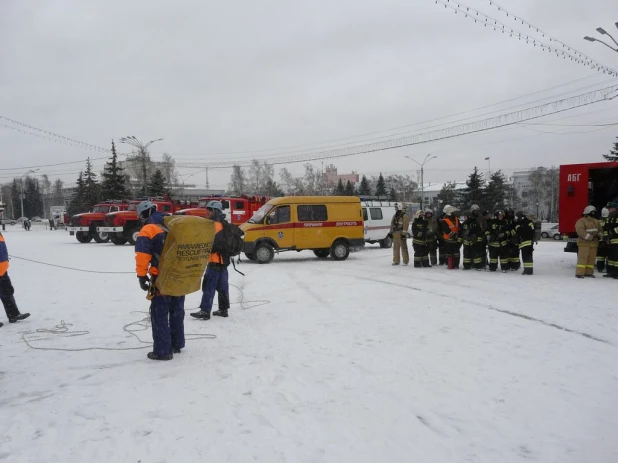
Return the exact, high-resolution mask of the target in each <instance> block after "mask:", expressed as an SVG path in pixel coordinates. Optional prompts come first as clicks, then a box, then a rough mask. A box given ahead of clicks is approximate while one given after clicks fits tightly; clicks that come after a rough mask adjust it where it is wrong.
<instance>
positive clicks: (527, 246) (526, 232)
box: [515, 211, 535, 275]
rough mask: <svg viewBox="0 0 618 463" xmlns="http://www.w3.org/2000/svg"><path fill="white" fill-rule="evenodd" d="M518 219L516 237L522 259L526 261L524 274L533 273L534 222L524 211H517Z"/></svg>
mask: <svg viewBox="0 0 618 463" xmlns="http://www.w3.org/2000/svg"><path fill="white" fill-rule="evenodd" d="M516 216H517V219H518V220H517V221H516V225H515V237H516V238H517V242H518V244H519V249H520V251H521V259H522V260H523V261H524V271H523V273H522V275H532V273H533V269H534V264H533V259H532V254H533V251H534V247H533V245H532V242H533V241H534V238H535V235H534V222H533V221H532V220H531V219H530V217H528V216H526V214H525V213H524V212H523V211H517V214H516Z"/></svg>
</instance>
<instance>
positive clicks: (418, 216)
mask: <svg viewBox="0 0 618 463" xmlns="http://www.w3.org/2000/svg"><path fill="white" fill-rule="evenodd" d="M424 215H425V213H424V212H423V211H422V210H420V209H419V210H418V211H416V214H414V217H415V218H417V219H420V218H421V217H423V216H424Z"/></svg>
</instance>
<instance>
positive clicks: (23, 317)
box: [9, 313, 30, 323]
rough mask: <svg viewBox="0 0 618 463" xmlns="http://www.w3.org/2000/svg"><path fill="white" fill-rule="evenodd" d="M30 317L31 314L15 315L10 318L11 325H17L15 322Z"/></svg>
mask: <svg viewBox="0 0 618 463" xmlns="http://www.w3.org/2000/svg"><path fill="white" fill-rule="evenodd" d="M29 316H30V314H29V313H20V314H18V315H15V316H14V317H9V323H15V322H18V321H19V320H25V319H26V318H28V317H29Z"/></svg>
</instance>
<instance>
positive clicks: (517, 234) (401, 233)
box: [391, 202, 618, 279]
mask: <svg viewBox="0 0 618 463" xmlns="http://www.w3.org/2000/svg"><path fill="white" fill-rule="evenodd" d="M617 207H618V203H613V202H610V203H609V204H608V206H607V208H604V209H603V211H602V220H601V221H599V220H597V219H596V218H594V217H595V216H596V212H597V211H596V208H595V207H594V206H588V207H586V209H585V210H584V213H583V214H582V218H581V219H580V220H579V221H578V222H577V225H576V229H577V233H578V248H579V255H578V263H577V268H576V276H577V277H578V278H584V277H585V276H587V277H594V265H595V259H596V265H597V270H598V271H599V272H605V271H606V270H605V269H606V268H607V274H606V275H605V276H607V277H613V278H616V279H618V219H617V217H618V209H617ZM442 212H443V213H442V216H441V217H439V218H435V217H434V213H433V210H431V209H429V208H427V209H425V210H424V211H423V210H420V211H418V212H416V214H415V215H414V220H413V221H412V224H411V226H410V217H409V215H408V213H407V212H406V211H405V209H404V208H402V207H401V205H400V204H398V203H395V215H394V216H393V219H392V220H391V235H392V238H393V265H399V264H400V263H401V260H402V259H403V264H404V265H408V263H409V261H410V257H409V253H408V244H407V239H408V238H411V239H412V247H413V250H414V267H432V266H435V265H446V266H447V268H448V269H452V270H455V269H459V267H460V263H461V261H462V255H461V254H462V252H461V250H462V248H463V270H471V269H476V270H477V271H482V270H485V269H488V270H489V271H490V272H496V271H497V270H498V264H499V265H500V270H501V271H502V272H503V273H506V272H507V271H509V270H512V271H517V270H519V269H520V268H521V266H522V262H523V272H522V274H523V275H532V274H533V252H534V247H533V244H534V243H535V242H538V240H539V238H540V236H538V235H537V234H536V233H535V222H534V220H533V219H534V217H533V216H532V215H529V214H526V213H525V212H523V211H518V212H515V211H514V210H513V209H511V208H505V209H504V210H497V211H495V212H494V214H493V216H491V215H490V213H489V212H488V211H481V209H480V207H479V206H478V205H476V204H473V205H472V206H471V207H470V210H466V211H463V213H460V211H459V209H457V208H456V207H454V206H450V205H446V206H444V209H443V211H442ZM460 217H462V219H463V220H460ZM597 250H598V251H599V252H598V254H597ZM488 253H489V257H487V254H488ZM520 255H521V259H520ZM606 261H607V264H606Z"/></svg>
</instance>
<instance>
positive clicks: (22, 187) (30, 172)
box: [19, 169, 39, 217]
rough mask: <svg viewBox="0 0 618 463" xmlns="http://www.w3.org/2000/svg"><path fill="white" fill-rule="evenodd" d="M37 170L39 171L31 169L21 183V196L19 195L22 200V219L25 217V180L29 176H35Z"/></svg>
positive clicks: (23, 176)
mask: <svg viewBox="0 0 618 463" xmlns="http://www.w3.org/2000/svg"><path fill="white" fill-rule="evenodd" d="M37 170H39V169H30V170H29V171H28V172H26V173H25V174H24V175H22V177H21V181H20V182H19V184H20V185H21V194H20V195H19V196H20V200H21V217H23V216H24V179H25V178H26V177H28V175H29V174H34V173H35V172H36V171H37Z"/></svg>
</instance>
